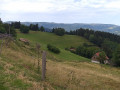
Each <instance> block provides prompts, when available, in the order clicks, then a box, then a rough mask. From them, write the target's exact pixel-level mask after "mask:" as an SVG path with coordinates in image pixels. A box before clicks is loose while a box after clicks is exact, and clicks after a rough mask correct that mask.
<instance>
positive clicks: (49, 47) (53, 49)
mask: <svg viewBox="0 0 120 90" xmlns="http://www.w3.org/2000/svg"><path fill="white" fill-rule="evenodd" d="M47 48H48V50H49V51H51V52H54V53H56V54H59V53H60V50H59V48H57V47H55V46H52V45H50V44H48V45H47Z"/></svg>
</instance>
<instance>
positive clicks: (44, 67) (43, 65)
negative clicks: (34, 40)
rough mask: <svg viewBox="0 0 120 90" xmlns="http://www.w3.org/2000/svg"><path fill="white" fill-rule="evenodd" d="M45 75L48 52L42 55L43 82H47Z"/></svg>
mask: <svg viewBox="0 0 120 90" xmlns="http://www.w3.org/2000/svg"><path fill="white" fill-rule="evenodd" d="M45 73H46V52H45V51H43V54H42V80H45Z"/></svg>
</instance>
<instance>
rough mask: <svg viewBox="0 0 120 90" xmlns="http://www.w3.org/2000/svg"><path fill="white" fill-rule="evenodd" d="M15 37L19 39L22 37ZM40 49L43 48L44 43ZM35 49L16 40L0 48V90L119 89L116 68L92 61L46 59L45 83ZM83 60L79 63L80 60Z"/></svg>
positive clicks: (119, 84)
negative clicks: (38, 70) (38, 66)
mask: <svg viewBox="0 0 120 90" xmlns="http://www.w3.org/2000/svg"><path fill="white" fill-rule="evenodd" d="M31 34H33V32H32V33H31ZM44 34H47V33H44ZM18 35H19V37H20V36H21V35H22V34H18ZM22 36H24V37H25V36H26V38H31V39H29V40H31V41H32V40H34V38H33V37H35V36H33V37H32V36H30V35H22ZM29 36H30V37H29ZM36 37H37V35H36ZM37 40H40V39H39V38H38V39H37ZM40 41H41V40H40ZM42 42H44V40H43V41H42ZM52 42H54V41H52ZM34 43H35V41H34ZM46 43H47V42H46ZM58 45H59V44H58ZM41 46H42V47H43V49H44V44H42V45H41ZM60 46H61V48H63V47H66V45H64V46H63V47H62V45H60ZM34 50H35V45H34V44H32V45H29V46H28V45H25V44H23V43H21V42H19V41H17V42H12V43H10V45H9V47H8V48H6V47H3V49H2V54H1V56H0V90H36V89H38V90H119V89H120V69H119V68H114V67H109V66H106V65H102V67H101V65H99V64H94V63H91V62H77V61H76V62H69V61H64V62H57V61H54V60H53V59H50V58H49V57H48V58H47V72H46V80H45V81H42V80H41V73H40V74H39V73H37V56H36V52H35V51H34ZM48 54H49V52H48V53H47V55H48ZM72 55H73V54H72ZM82 59H83V58H81V59H80V60H81V61H82ZM40 66H41V60H40Z"/></svg>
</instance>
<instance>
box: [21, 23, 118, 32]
mask: <svg viewBox="0 0 120 90" xmlns="http://www.w3.org/2000/svg"><path fill="white" fill-rule="evenodd" d="M21 23H22V24H25V25H30V24H38V25H39V26H44V27H45V28H49V29H53V28H58V27H61V28H64V29H65V30H66V31H70V30H76V29H79V28H85V29H86V28H88V29H93V30H98V31H104V32H110V33H115V34H120V26H117V25H113V24H86V23H73V24H65V23H49V22H21Z"/></svg>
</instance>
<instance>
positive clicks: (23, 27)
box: [11, 21, 45, 33]
mask: <svg viewBox="0 0 120 90" xmlns="http://www.w3.org/2000/svg"><path fill="white" fill-rule="evenodd" d="M11 26H12V27H14V28H15V29H20V31H21V32H22V33H29V30H32V31H42V32H44V31H45V28H44V27H43V26H41V27H39V26H38V24H30V25H29V26H27V25H23V24H21V23H20V21H19V22H12V23H11Z"/></svg>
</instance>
